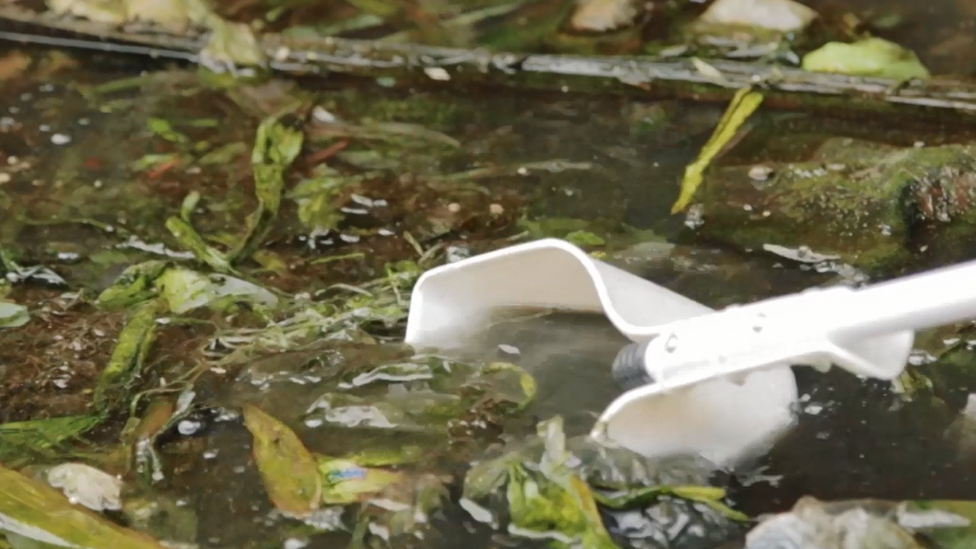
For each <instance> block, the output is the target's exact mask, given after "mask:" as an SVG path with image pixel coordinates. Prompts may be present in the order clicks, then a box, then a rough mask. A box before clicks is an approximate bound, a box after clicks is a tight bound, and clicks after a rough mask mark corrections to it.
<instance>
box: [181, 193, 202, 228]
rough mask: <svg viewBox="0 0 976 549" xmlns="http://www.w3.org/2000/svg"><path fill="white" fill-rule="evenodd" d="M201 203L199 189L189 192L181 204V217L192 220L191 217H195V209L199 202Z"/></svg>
mask: <svg viewBox="0 0 976 549" xmlns="http://www.w3.org/2000/svg"><path fill="white" fill-rule="evenodd" d="M199 203H200V193H199V192H197V191H190V192H189V193H187V195H186V197H184V198H183V203H182V204H180V219H182V220H183V221H186V222H187V223H189V222H190V218H192V217H193V210H195V209H197V204H199Z"/></svg>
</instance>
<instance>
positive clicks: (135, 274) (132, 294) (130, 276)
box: [95, 260, 170, 309]
mask: <svg viewBox="0 0 976 549" xmlns="http://www.w3.org/2000/svg"><path fill="white" fill-rule="evenodd" d="M169 266H170V263H169V262H168V261H159V260H152V261H146V262H144V263H139V264H137V265H133V266H131V267H129V268H127V269H126V270H125V271H123V272H122V274H121V275H119V277H118V278H117V279H116V280H115V282H113V283H112V285H111V286H109V287H108V288H105V289H104V290H102V293H101V294H99V296H98V299H96V301H95V304H96V305H97V306H98V307H99V308H103V309H124V308H126V307H129V306H130V305H134V304H136V303H141V302H143V301H146V300H147V299H152V298H153V297H155V296H156V295H157V294H158V289H157V288H156V286H155V282H156V279H157V278H159V276H160V275H162V274H163V272H164V271H166V269H167V268H169Z"/></svg>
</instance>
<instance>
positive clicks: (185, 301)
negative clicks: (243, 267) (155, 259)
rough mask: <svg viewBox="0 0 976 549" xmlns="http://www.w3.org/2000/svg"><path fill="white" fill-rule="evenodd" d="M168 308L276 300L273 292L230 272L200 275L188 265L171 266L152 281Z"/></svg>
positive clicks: (180, 310) (178, 310)
mask: <svg viewBox="0 0 976 549" xmlns="http://www.w3.org/2000/svg"><path fill="white" fill-rule="evenodd" d="M156 284H157V285H158V287H159V289H160V290H161V296H162V298H163V299H165V300H166V302H167V303H168V304H169V310H170V311H172V312H174V313H176V314H182V313H185V312H187V311H191V310H193V309H196V308H199V307H205V306H214V307H218V308H221V307H220V305H222V304H224V303H227V302H231V303H234V302H239V301H247V302H251V303H253V304H256V305H261V306H268V307H273V306H274V305H275V304H277V302H278V298H277V297H275V295H274V294H272V293H271V292H269V291H268V290H265V289H264V288H261V287H260V286H256V285H254V284H251V283H250V282H246V281H244V280H241V279H239V278H234V277H231V276H226V275H221V274H212V275H209V276H208V275H204V274H201V273H198V272H196V271H193V270H190V269H183V268H171V269H169V270H167V271H166V272H165V273H163V274H162V275H161V276H160V277H159V278H158V279H157V281H156Z"/></svg>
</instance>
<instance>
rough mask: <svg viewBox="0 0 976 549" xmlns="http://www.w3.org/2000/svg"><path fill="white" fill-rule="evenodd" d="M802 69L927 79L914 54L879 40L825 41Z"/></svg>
mask: <svg viewBox="0 0 976 549" xmlns="http://www.w3.org/2000/svg"><path fill="white" fill-rule="evenodd" d="M803 69H804V70H808V71H811V72H828V73H840V74H848V75H852V76H873V77H878V78H894V79H897V80H909V79H912V78H922V79H925V78H929V76H930V74H929V71H928V69H926V68H925V66H924V65H922V62H921V61H919V59H918V57H917V56H916V55H915V53H914V52H912V51H911V50H907V49H905V48H903V47H901V46H899V45H898V44H895V43H894V42H889V41H888V40H884V39H881V38H867V39H865V40H861V41H859V42H855V43H853V44H845V43H843V42H829V43H827V44H824V45H823V46H821V47H820V48H819V49H817V50H814V51H812V52H810V53H808V54H806V56H804V57H803Z"/></svg>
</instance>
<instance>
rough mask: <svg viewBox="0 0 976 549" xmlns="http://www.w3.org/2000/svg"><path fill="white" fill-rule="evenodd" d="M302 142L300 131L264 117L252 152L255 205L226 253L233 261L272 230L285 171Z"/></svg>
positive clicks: (237, 259)
mask: <svg viewBox="0 0 976 549" xmlns="http://www.w3.org/2000/svg"><path fill="white" fill-rule="evenodd" d="M303 141H304V134H302V132H301V131H299V130H296V129H293V128H289V127H288V126H285V125H284V124H282V123H281V122H279V121H278V119H277V118H267V119H265V120H264V121H263V122H262V123H261V125H260V126H259V127H258V131H257V137H256V138H255V140H254V149H253V150H252V152H251V165H252V166H253V169H254V192H255V194H256V195H257V198H258V207H257V209H256V210H255V211H254V212H252V213H251V215H250V216H248V219H247V232H246V233H245V235H244V237H243V238H242V239H241V241H240V242H241V243H240V245H239V246H238V247H237V248H235V249H234V250H233V251H232V252H231V253H230V254H229V257H230V261H231V262H232V263H233V262H237V261H241V260H243V259H247V258H249V257H251V255H252V254H253V253H254V251H255V250H256V249H257V247H258V245H259V244H260V243H261V241H262V240H264V238H265V237H266V236H267V234H268V232H269V231H270V230H271V225H272V223H274V220H275V218H276V217H277V216H278V209H279V207H280V206H281V189H282V187H284V184H285V180H284V177H285V170H287V169H288V167H289V166H291V164H292V162H294V161H295V158H297V157H298V154H299V153H300V152H301V150H302V143H303Z"/></svg>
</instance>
